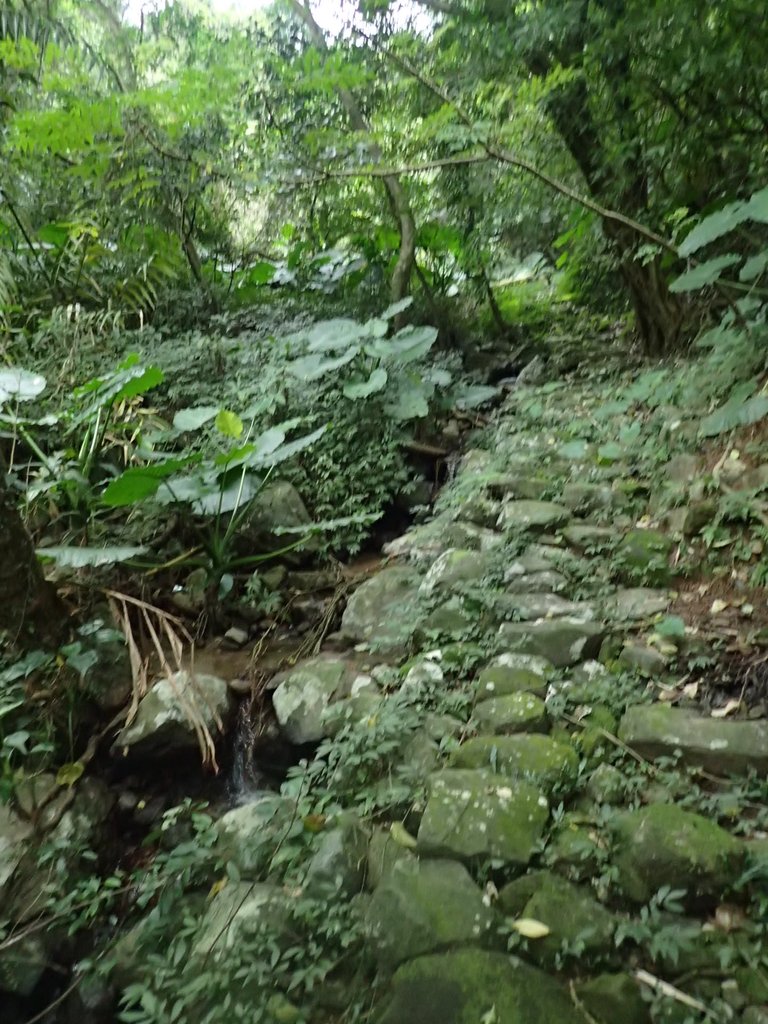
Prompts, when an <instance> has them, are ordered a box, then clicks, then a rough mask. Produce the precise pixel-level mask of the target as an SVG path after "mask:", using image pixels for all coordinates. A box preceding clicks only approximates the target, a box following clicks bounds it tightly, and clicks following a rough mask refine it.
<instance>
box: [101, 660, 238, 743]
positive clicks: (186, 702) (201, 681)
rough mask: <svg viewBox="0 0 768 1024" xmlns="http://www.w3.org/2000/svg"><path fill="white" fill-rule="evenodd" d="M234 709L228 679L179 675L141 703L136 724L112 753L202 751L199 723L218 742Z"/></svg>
mask: <svg viewBox="0 0 768 1024" xmlns="http://www.w3.org/2000/svg"><path fill="white" fill-rule="evenodd" d="M233 710H234V705H233V702H232V698H231V695H230V691H229V687H228V686H227V683H226V681H225V680H224V679H220V678H219V677H218V676H209V675H203V674H200V673H197V674H195V675H191V674H190V673H188V672H177V673H176V674H175V675H173V676H170V677H168V678H166V679H159V680H158V681H157V682H156V683H154V685H153V686H152V688H151V689H150V690H149V691H148V693H147V694H146V695H145V696H144V697H142V699H141V701H140V702H139V708H138V711H137V712H136V717H135V718H134V720H133V721H132V722H131V723H130V724H129V725H127V726H125V728H124V729H123V730H122V731H121V732H120V733H119V735H118V737H117V739H116V740H115V742H114V745H113V747H112V750H113V752H114V753H120V752H125V751H126V750H129V751H130V752H131V754H137V755H142V756H146V755H159V754H166V753H172V752H179V751H182V750H196V749H198V735H197V731H196V729H195V722H198V723H201V724H203V725H204V726H205V728H206V729H207V730H208V732H209V733H210V734H211V736H212V737H213V738H214V740H215V739H216V738H217V737H218V736H220V735H221V734H222V733H223V732H224V730H225V729H226V727H227V725H228V723H229V721H230V720H231V717H232V713H233Z"/></svg>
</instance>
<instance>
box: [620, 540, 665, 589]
mask: <svg viewBox="0 0 768 1024" xmlns="http://www.w3.org/2000/svg"><path fill="white" fill-rule="evenodd" d="M673 547H674V541H673V540H672V538H671V537H668V536H667V535H666V534H665V533H661V532H660V531H659V530H630V531H629V533H627V534H625V536H624V537H623V538H622V540H621V542H620V543H619V545H618V547H617V548H616V558H617V560H618V561H619V562H620V564H621V565H622V566H623V568H624V571H625V575H626V576H627V577H628V578H629V579H632V580H639V581H642V582H643V583H649V584H651V585H652V586H665V585H666V584H667V583H669V581H670V580H671V578H672V570H671V568H670V565H669V555H670V552H671V551H672V548H673Z"/></svg>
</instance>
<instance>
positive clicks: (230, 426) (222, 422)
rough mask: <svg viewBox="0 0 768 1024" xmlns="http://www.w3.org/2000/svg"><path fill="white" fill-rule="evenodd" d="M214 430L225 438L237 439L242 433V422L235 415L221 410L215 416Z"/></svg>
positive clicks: (226, 410) (227, 410)
mask: <svg viewBox="0 0 768 1024" xmlns="http://www.w3.org/2000/svg"><path fill="white" fill-rule="evenodd" d="M216 429H217V430H218V432H219V433H220V434H223V435H224V436H225V437H232V438H235V439H237V438H238V437H240V435H241V434H242V432H243V429H244V428H243V421H242V420H241V419H240V417H239V416H238V415H237V413H234V412H230V411H229V409H222V410H221V411H220V412H219V413H217V415H216Z"/></svg>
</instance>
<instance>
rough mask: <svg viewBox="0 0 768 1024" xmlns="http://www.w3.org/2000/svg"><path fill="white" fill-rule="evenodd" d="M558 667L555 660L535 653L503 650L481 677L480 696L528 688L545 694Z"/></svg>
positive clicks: (542, 694) (505, 694)
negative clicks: (504, 652) (552, 660)
mask: <svg viewBox="0 0 768 1024" xmlns="http://www.w3.org/2000/svg"><path fill="white" fill-rule="evenodd" d="M554 671H555V666H554V665H553V664H552V662H551V661H547V659H546V658H541V657H537V656H536V655H534V654H517V653H514V652H508V653H506V654H499V655H497V656H496V657H495V658H494V659H493V660H492V661H490V662H489V663H488V664H487V665H486V666H485V668H484V669H483V670H482V672H481V673H480V675H479V676H478V677H477V699H478V701H481V700H487V699H488V698H490V697H507V696H509V695H510V694H513V693H525V692H530V693H535V694H536V695H537V696H538V697H543V696H544V694H545V693H546V692H547V687H548V685H549V680H550V679H551V678H552V676H553V675H554Z"/></svg>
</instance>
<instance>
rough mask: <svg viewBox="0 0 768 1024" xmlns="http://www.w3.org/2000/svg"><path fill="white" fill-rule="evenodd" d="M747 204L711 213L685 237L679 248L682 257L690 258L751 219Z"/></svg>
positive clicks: (730, 204)
mask: <svg viewBox="0 0 768 1024" xmlns="http://www.w3.org/2000/svg"><path fill="white" fill-rule="evenodd" d="M749 216H750V214H749V213H748V204H747V203H729V204H728V205H727V206H724V207H723V208H722V210H716V211H715V213H710V214H709V216H708V217H705V218H704V219H703V220H702V221H700V222H699V223H698V224H697V225H696V227H695V228H694V229H693V231H691V232H690V233H689V234H688V235H686V236H685V238H684V239H683V241H682V243H681V244H680V247H679V252H680V255H681V256H690V255H692V254H693V253H695V252H698V251H699V249H701V248H703V246H705V245H709V243H710V242H714V241H716V240H717V239H718V238H722V236H723V235H727V234H728V232H729V231H733V229H734V228H735V227H738V225H739V224H742V223H743V222H744V221H745V220H747V219H748V218H749Z"/></svg>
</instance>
